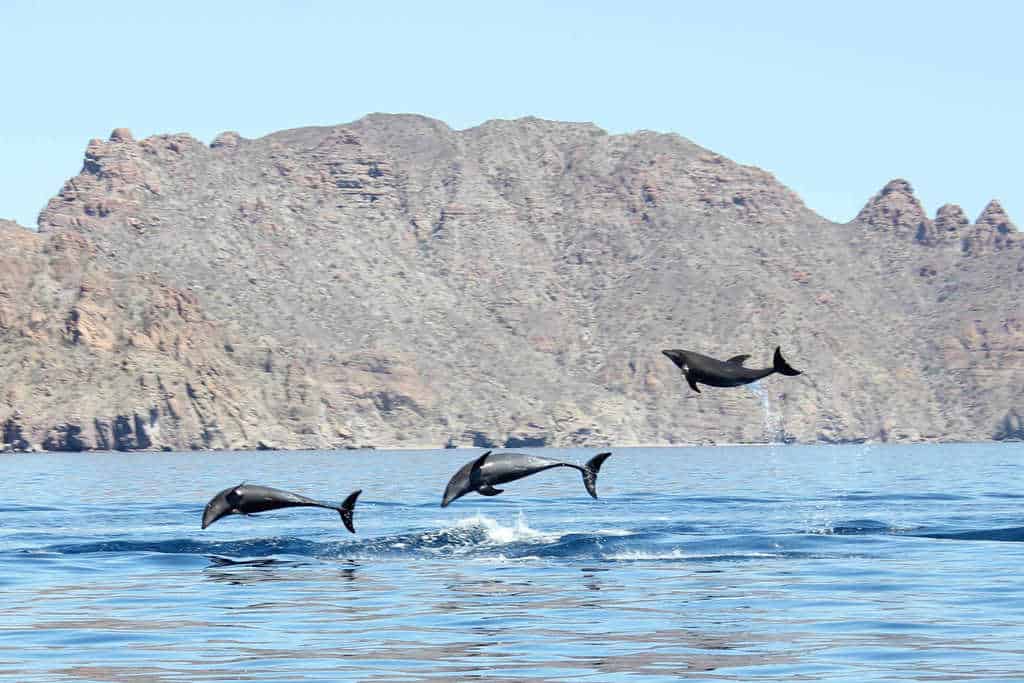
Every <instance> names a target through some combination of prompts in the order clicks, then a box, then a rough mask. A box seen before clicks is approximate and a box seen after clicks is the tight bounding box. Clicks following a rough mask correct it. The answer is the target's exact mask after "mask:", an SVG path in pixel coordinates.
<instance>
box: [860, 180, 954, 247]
mask: <svg viewBox="0 0 1024 683" xmlns="http://www.w3.org/2000/svg"><path fill="white" fill-rule="evenodd" d="M854 220H855V221H856V222H858V223H864V224H865V225H870V226H872V227H874V228H881V229H891V230H893V231H895V232H897V233H906V234H909V235H911V236H912V237H913V238H914V239H915V240H917V241H918V242H922V243H930V242H931V241H932V239H933V238H934V236H935V234H934V233H935V228H934V225H933V224H932V221H931V219H930V218H928V216H927V214H925V211H924V207H923V206H921V202H919V201H918V200H917V197H915V196H914V188H913V187H912V186H911V185H910V183H909V182H907V181H906V180H903V179H902V178H896V179H894V180H890V181H889V182H888V183H886V184H885V187H883V188H882V189H881V190H880V191H879V192H878V194H876V195H875V196H874V197H872V198H871V199H870V200H869V201H868V203H867V204H865V205H864V208H863V209H861V210H860V213H858V214H857V217H856V218H855V219H854Z"/></svg>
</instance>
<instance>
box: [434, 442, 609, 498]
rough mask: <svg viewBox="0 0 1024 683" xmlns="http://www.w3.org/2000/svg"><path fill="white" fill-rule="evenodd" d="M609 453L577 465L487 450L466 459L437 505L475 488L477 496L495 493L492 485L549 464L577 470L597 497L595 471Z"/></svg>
mask: <svg viewBox="0 0 1024 683" xmlns="http://www.w3.org/2000/svg"><path fill="white" fill-rule="evenodd" d="M609 455H611V453H598V454H597V455H595V456H594V457H593V458H591V459H590V460H588V461H587V464H586V465H583V466H582V467H581V466H580V465H576V464H574V463H571V462H562V461H560V460H552V459H551V458H543V457H541V456H538V455H529V454H527V453H491V451H487V452H486V453H484V454H483V455H481V456H480V457H479V458H477V459H476V460H471V461H469V462H467V463H466V464H465V465H463V466H462V467H461V468H460V469H459V471H458V472H456V473H455V475H454V476H453V477H452V478H451V481H449V482H448V486H447V487H446V488H445V490H444V498H443V499H442V500H441V507H447V506H448V504H449V503H451V502H452V501H453V500H455V499H457V498H461V497H462V496H464V495H466V494H467V493H471V492H472V491H476V492H477V493H479V494H480V495H481V496H496V495H498V494H499V493H501V492H502V491H503V489H496V488H494V486H495V484H505V483H508V482H510V481H515V480H516V479H522V478H523V477H528V476H530V475H531V474H536V473H537V472H542V471H544V470H550V469H551V468H552V467H571V468H573V469H574V470H579V471H580V473H581V474H582V475H583V485H584V486H586V487H587V493H589V494H590V495H591V497H593V498H597V473H598V471H599V470H600V469H601V463H603V462H604V461H605V459H606V458H607V457H608V456H609Z"/></svg>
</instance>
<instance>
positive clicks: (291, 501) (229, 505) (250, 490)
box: [202, 483, 362, 534]
mask: <svg viewBox="0 0 1024 683" xmlns="http://www.w3.org/2000/svg"><path fill="white" fill-rule="evenodd" d="M360 493H362V490H361V489H360V490H357V491H353V492H352V493H351V494H349V496H348V498H346V499H345V501H344V502H343V503H342V504H341V505H332V504H331V503H323V502H320V501H318V500H313V499H312V498H306V497H305V496H300V495H299V494H297V493H291V492H290V491H282V490H281V489H272V488H270V487H269V486H253V485H251V484H245V483H243V484H239V485H238V486H232V487H231V488H229V489H224V490H223V491H221V492H220V493H218V494H217V495H216V496H214V497H213V498H211V499H210V502H209V503H207V504H206V509H205V510H203V527H202V528H203V529H205V528H206V527H208V526H210V525H211V524H213V523H214V522H216V521H217V520H218V519H220V518H221V517H226V516H228V515H252V514H255V513H257V512H267V511H268V510H279V509H280V508H294V507H312V508H326V509H328V510H337V511H338V514H340V515H341V521H342V522H343V523H344V524H345V528H346V529H348V530H349V531H351V532H352V533H353V534H354V533H355V532H356V529H355V527H354V526H353V525H352V511H353V509H354V508H355V506H356V498H358V497H359V494H360Z"/></svg>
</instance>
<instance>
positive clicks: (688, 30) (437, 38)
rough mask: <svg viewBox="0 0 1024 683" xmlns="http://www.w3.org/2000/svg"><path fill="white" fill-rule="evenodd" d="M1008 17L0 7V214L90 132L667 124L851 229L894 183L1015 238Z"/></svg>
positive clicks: (55, 171) (944, 9) (1017, 78)
mask: <svg viewBox="0 0 1024 683" xmlns="http://www.w3.org/2000/svg"><path fill="white" fill-rule="evenodd" d="M1022 20H1024V6H1022V5H1018V4H1016V3H1012V2H986V1H981V2H973V3H950V2H937V3H925V2H905V3H889V2H862V3H856V4H854V3H849V4H843V5H841V6H840V5H831V4H825V3H811V2H783V3H772V4H768V3H759V2H731V3H702V4H690V3H677V2H658V1H653V2H647V3H611V2H594V3H584V2H560V3H543V2H519V3H509V4H501V5H498V4H487V3H473V2H438V3H415V2H402V1H398V2H389V3H358V4H357V3H344V2H337V3H331V2H314V1H307V2H246V3H239V2H223V3H209V4H207V3H198V2H181V3H174V4H170V3H166V4H153V3H128V2H98V3H70V2H55V3H36V2H22V1H19V0H13V1H10V0H7V1H3V2H0V58H2V59H3V63H4V64H5V65H6V66H7V68H6V69H5V73H4V78H3V81H2V83H3V92H4V95H5V97H4V105H3V106H2V107H0V121H2V124H3V125H0V159H2V161H3V163H2V165H0V218H9V219H13V220H16V221H17V222H19V223H21V224H22V225H25V226H28V227H35V225H36V217H37V215H38V213H39V211H40V210H41V209H42V208H43V207H44V206H45V204H46V202H47V201H48V200H49V199H50V198H51V197H52V196H54V195H55V194H56V193H57V192H58V191H59V190H60V188H61V186H62V185H63V183H64V181H65V180H66V179H68V178H69V177H71V176H73V175H75V174H77V173H78V171H79V170H80V168H81V165H82V154H83V151H84V149H85V146H86V144H87V143H88V141H89V139H90V138H96V137H102V138H105V137H107V136H108V135H109V133H110V131H111V130H112V129H114V128H117V127H126V128H129V129H130V130H131V131H132V132H133V134H134V135H135V136H136V137H137V138H141V137H145V136H149V135H154V134H160V133H177V132H187V133H190V134H192V135H194V136H195V137H197V138H199V139H201V140H203V141H205V142H210V141H211V140H212V139H213V138H214V137H215V136H216V135H217V134H218V133H220V132H222V131H225V130H236V131H238V132H239V133H241V134H242V135H244V136H245V137H260V136H262V135H266V134H268V133H271V132H273V131H277V130H281V129H286V128H295V127H301V126H312V125H332V124H339V123H345V122H349V121H352V120H355V119H358V118H360V117H361V116H364V115H366V114H368V113H371V112H391V113H416V114H423V115H425V116H430V117H434V118H437V119H440V120H442V121H444V122H445V123H447V124H448V125H450V126H452V127H453V128H456V129H463V128H468V127H472V126H476V125H479V124H480V123H482V122H484V121H486V120H488V119H494V118H517V117H521V116H538V117H541V118H546V119H555V120H564V121H591V122H593V123H595V124H596V125H598V126H600V127H601V128H604V129H605V130H607V131H609V132H611V133H625V132H631V131H635V130H640V129H648V130H656V131H660V132H671V133H678V134H680V135H682V136H684V137H686V138H688V139H690V140H693V141H694V142H696V143H697V144H700V145H702V146H704V147H707V148H708V149H711V150H713V151H715V152H718V153H721V154H724V155H726V156H728V157H730V158H732V159H734V160H736V161H738V162H741V163H745V164H752V165H755V166H759V167H761V168H764V169H765V170H767V171H769V172H771V173H773V174H774V175H775V176H776V177H777V178H778V179H779V180H780V181H781V182H783V183H784V184H786V185H787V186H789V187H790V188H792V189H793V190H795V191H796V192H797V193H798V194H799V195H800V196H801V197H802V198H803V199H804V201H805V202H806V203H807V204H808V205H809V206H810V207H811V208H812V209H814V210H815V211H817V212H818V213H820V214H822V215H823V216H825V217H826V218H829V219H831V220H835V221H839V222H845V221H848V220H850V219H852V218H853V217H854V215H855V214H856V213H857V211H858V210H859V209H860V208H861V206H863V204H864V203H865V202H866V201H867V200H868V199H869V198H870V197H871V196H872V195H873V194H874V193H876V192H877V191H878V190H879V189H880V188H881V187H882V186H883V185H884V184H885V183H886V182H887V181H888V180H890V179H892V178H897V177H900V178H905V179H907V180H909V181H910V182H911V184H912V185H913V186H914V189H915V191H916V194H917V196H918V198H919V199H920V200H921V201H922V202H923V203H924V205H925V208H926V209H927V211H928V212H929V214H930V215H934V213H935V210H936V209H937V208H938V207H939V206H940V205H942V204H944V203H946V202H953V203H957V204H960V205H961V206H962V207H963V208H964V210H965V211H966V213H967V215H968V217H969V218H971V219H972V220H973V219H974V218H976V217H977V215H978V214H979V213H980V211H981V210H982V208H983V207H984V205H985V204H986V203H987V202H988V201H989V200H990V199H992V198H998V199H999V200H1000V201H1001V202H1002V204H1003V206H1004V207H1005V208H1006V210H1007V212H1008V213H1009V214H1010V217H1011V219H1013V220H1014V221H1016V222H1017V223H1018V224H1024V188H1022V183H1021V182H1020V177H1021V174H1020V171H1019V170H1018V168H1017V166H1018V160H1019V159H1020V158H1021V156H1022V153H1024V136H1022V135H1021V132H1020V126H1021V122H1022V121H1024V88H1022V85H1024V76H1022V73H1024V68H1022V67H1024V59H1022V57H1021V54H1020V48H1019V40H1020V39H1019V33H1020V27H1021V26H1022V25H1024V22H1022Z"/></svg>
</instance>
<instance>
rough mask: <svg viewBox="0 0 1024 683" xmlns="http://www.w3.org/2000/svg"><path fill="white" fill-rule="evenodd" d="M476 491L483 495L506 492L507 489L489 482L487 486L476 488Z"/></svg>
mask: <svg viewBox="0 0 1024 683" xmlns="http://www.w3.org/2000/svg"><path fill="white" fill-rule="evenodd" d="M476 492H477V493H479V494H480V495H481V496H496V495H498V494H499V493H504V492H505V489H496V488H494V487H493V486H491V485H490V484H488V485H487V486H481V487H480V488H478V489H477V490H476Z"/></svg>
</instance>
